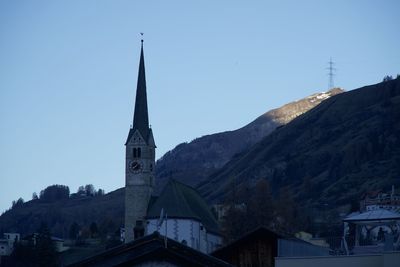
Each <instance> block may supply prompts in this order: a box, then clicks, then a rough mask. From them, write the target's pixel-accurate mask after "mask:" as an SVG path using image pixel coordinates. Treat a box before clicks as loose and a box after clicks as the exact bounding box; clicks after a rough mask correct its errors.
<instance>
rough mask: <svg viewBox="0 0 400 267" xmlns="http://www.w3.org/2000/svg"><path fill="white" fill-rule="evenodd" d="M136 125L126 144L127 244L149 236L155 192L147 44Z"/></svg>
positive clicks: (142, 63)
mask: <svg viewBox="0 0 400 267" xmlns="http://www.w3.org/2000/svg"><path fill="white" fill-rule="evenodd" d="M141 42H142V44H141V51H140V62H139V74H138V80H137V88H136V100H135V113H134V115H133V125H132V127H131V129H130V130H129V134H128V138H127V140H126V143H125V147H126V155H125V243H128V242H131V241H132V240H134V239H136V238H138V237H141V236H143V235H144V234H145V233H146V220H145V217H146V215H147V214H146V213H147V207H148V204H149V201H150V197H151V194H152V192H153V185H154V169H155V168H154V167H155V148H156V145H155V143H154V138H153V133H152V130H151V128H150V127H149V115H148V111H147V95H146V75H145V68H144V54H143V40H141Z"/></svg>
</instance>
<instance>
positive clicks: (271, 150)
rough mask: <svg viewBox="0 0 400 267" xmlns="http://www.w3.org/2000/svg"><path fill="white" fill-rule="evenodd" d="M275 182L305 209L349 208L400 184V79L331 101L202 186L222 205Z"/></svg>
mask: <svg viewBox="0 0 400 267" xmlns="http://www.w3.org/2000/svg"><path fill="white" fill-rule="evenodd" d="M233 178H234V179H235V180H236V182H237V183H239V184H240V183H250V184H252V183H254V181H256V180H258V179H260V178H266V179H268V180H269V181H270V183H271V185H272V188H273V189H274V191H275V192H277V190H278V189H280V188H282V187H289V188H290V189H292V191H293V192H294V194H295V195H296V196H297V198H298V199H299V200H300V201H301V202H302V203H303V204H305V203H307V202H311V203H321V202H324V203H332V204H333V205H335V206H336V205H340V204H346V203H348V202H349V201H350V200H352V199H353V200H354V199H358V197H359V196H360V194H361V193H362V192H365V191H366V190H368V189H373V188H385V187H389V186H390V185H392V184H394V185H397V186H398V185H400V79H396V80H393V81H389V82H383V83H379V84H376V85H371V86H366V87H363V88H360V89H357V90H353V91H350V92H346V93H342V94H339V95H336V96H333V97H331V98H330V99H327V100H326V101H324V102H323V103H321V104H320V105H318V106H317V107H315V108H314V109H312V110H310V111H309V112H307V113H305V114H303V115H301V116H299V117H297V118H296V119H294V120H293V121H291V122H290V123H288V124H287V125H285V126H284V127H281V128H279V129H277V130H275V131H274V132H273V133H271V134H270V135H268V136H266V137H265V138H263V139H262V140H261V141H260V142H259V143H257V144H256V145H254V146H253V147H251V148H250V149H249V150H247V151H246V152H243V153H242V154H241V155H237V156H236V157H235V158H234V159H232V160H231V161H230V162H229V163H227V164H226V165H225V166H224V167H223V168H221V169H220V170H219V171H217V172H216V173H214V174H213V175H211V176H210V177H209V178H208V179H207V180H206V181H204V182H202V183H201V184H199V185H198V189H199V190H200V192H201V193H202V194H203V195H204V196H206V197H207V198H208V199H209V200H210V201H218V200H221V199H222V198H223V195H224V194H225V193H226V190H227V188H228V184H229V183H230V182H231V181H232V179H233Z"/></svg>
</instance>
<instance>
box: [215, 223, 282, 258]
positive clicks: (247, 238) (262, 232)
mask: <svg viewBox="0 0 400 267" xmlns="http://www.w3.org/2000/svg"><path fill="white" fill-rule="evenodd" d="M279 238H285V236H283V235H281V234H278V233H276V232H275V231H272V230H270V229H268V228H267V227H264V226H260V227H258V228H256V229H254V230H253V231H250V232H248V233H246V234H244V235H242V236H241V237H239V238H237V239H236V240H235V241H233V242H231V243H229V244H227V245H225V246H223V247H221V248H219V249H217V250H215V251H214V252H213V253H212V255H213V256H216V257H219V256H220V255H222V254H224V253H226V252H227V251H231V250H232V249H233V248H235V247H238V246H240V244H243V243H245V242H255V241H254V240H259V239H264V240H266V239H268V240H274V242H277V240H278V239H279Z"/></svg>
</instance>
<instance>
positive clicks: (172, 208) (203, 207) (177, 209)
mask: <svg viewBox="0 0 400 267" xmlns="http://www.w3.org/2000/svg"><path fill="white" fill-rule="evenodd" d="M161 209H164V212H165V213H166V214H167V216H168V218H190V219H195V220H198V221H200V222H202V223H203V225H204V226H205V228H206V229H207V230H208V231H211V232H214V233H219V229H218V223H217V220H216V219H215V216H214V214H213V213H212V212H211V210H210V207H209V206H208V205H207V203H206V202H205V200H204V199H203V198H202V197H201V196H200V195H199V193H198V192H197V191H196V190H195V189H194V188H192V187H190V186H188V185H185V184H182V183H180V182H178V181H175V180H173V179H171V180H170V181H169V183H168V184H167V185H166V186H165V188H164V190H163V191H162V192H161V194H160V196H159V197H158V198H157V200H156V201H155V202H154V203H153V204H152V205H149V209H148V212H147V218H158V217H159V216H160V213H161Z"/></svg>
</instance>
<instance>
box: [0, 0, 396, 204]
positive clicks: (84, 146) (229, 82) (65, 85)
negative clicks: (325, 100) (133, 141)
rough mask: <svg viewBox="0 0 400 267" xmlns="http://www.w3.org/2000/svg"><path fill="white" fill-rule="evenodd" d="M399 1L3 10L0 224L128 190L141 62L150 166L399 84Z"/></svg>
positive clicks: (36, 5)
mask: <svg viewBox="0 0 400 267" xmlns="http://www.w3.org/2000/svg"><path fill="white" fill-rule="evenodd" d="M399 10H400V1H397V0H393V1H390V0H386V1H378V0H376V1H368V0H365V1H350V0H343V1H233V0H229V1H120V0H118V1H111V0H109V1H101V0H96V1H95V0H93V1H89V0H87V1H81V0H76V1H40V0H35V1H34V0H31V1H22V0H20V1H13V0H3V1H1V2H0V122H1V123H0V186H1V190H0V211H3V210H5V209H6V208H8V207H9V206H10V204H11V201H12V200H15V199H17V198H18V197H23V198H24V199H25V200H30V199H31V196H32V193H33V192H38V193H39V191H40V190H42V189H44V188H45V187H46V186H48V185H51V184H65V185H68V186H69V187H70V189H71V191H72V192H75V191H76V190H77V188H78V186H79V185H84V184H88V183H92V184H94V185H95V187H96V188H99V187H100V188H103V189H105V190H106V191H107V192H109V191H112V190H114V189H117V188H120V187H122V186H123V185H124V141H125V139H126V136H127V134H128V130H129V126H130V124H131V123H132V116H133V106H134V94H135V89H136V79H137V67H138V58H139V49H140V36H139V32H144V33H145V62H146V75H147V88H148V101H149V114H150V121H151V124H152V127H153V130H154V135H155V140H156V143H157V145H158V150H157V158H158V157H160V156H162V155H163V154H164V153H165V152H166V151H168V150H170V149H172V148H174V147H175V146H176V145H177V144H179V143H181V142H185V141H191V140H192V139H194V138H196V137H200V136H202V135H205V134H210V133H215V132H219V131H225V130H233V129H236V128H239V127H241V126H243V125H245V124H247V123H249V122H250V121H252V120H253V119H255V118H256V117H257V116H259V115H261V114H262V113H264V112H265V111H267V110H269V109H271V108H275V107H278V106H280V105H282V104H284V103H287V102H290V101H292V100H296V99H299V98H302V97H304V96H307V95H309V94H312V93H314V92H319V91H324V90H326V89H327V84H328V77H327V70H326V67H327V62H328V60H329V58H330V57H332V58H333V60H334V61H335V62H336V67H337V68H338V71H337V76H336V77H335V85H337V86H340V87H342V88H344V89H346V90H351V89H355V88H358V87H361V86H364V85H368V84H373V83H376V82H379V81H381V80H382V78H383V76H385V75H387V74H389V75H394V76H395V75H396V74H397V73H400V49H399V48H400V33H399V25H400V16H399Z"/></svg>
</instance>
